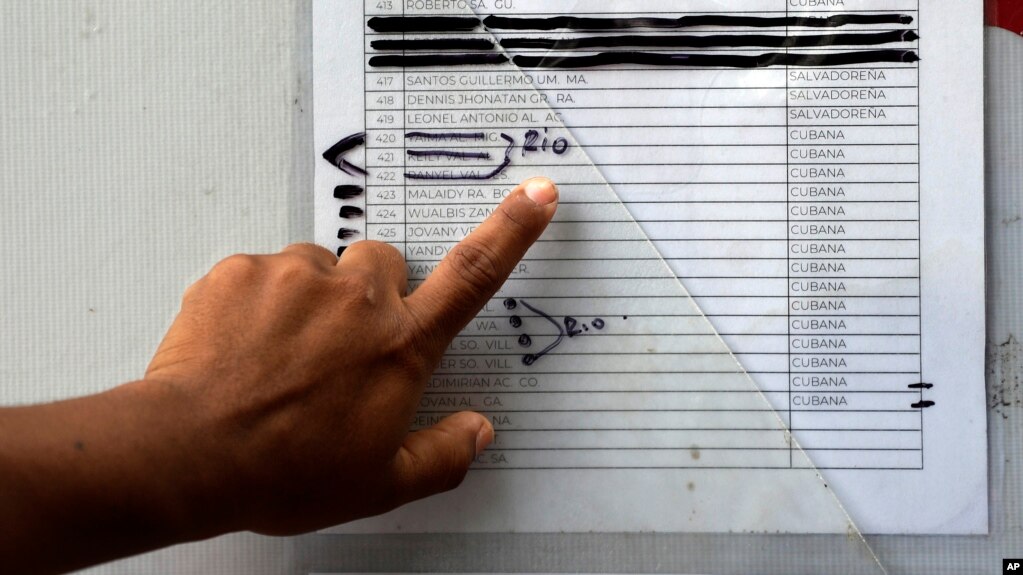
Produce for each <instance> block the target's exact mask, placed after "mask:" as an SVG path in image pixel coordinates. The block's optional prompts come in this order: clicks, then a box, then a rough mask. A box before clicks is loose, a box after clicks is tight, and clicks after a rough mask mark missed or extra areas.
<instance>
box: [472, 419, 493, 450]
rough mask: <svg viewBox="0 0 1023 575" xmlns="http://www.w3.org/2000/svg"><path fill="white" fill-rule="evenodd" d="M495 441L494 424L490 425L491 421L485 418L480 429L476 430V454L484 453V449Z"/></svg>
mask: <svg viewBox="0 0 1023 575" xmlns="http://www.w3.org/2000/svg"><path fill="white" fill-rule="evenodd" d="M493 441H494V426H492V425H490V422H489V421H487V420H486V419H484V420H483V425H482V426H481V427H480V430H479V431H477V432H476V455H479V454H481V453H483V450H484V449H486V448H487V446H488V445H490V444H491V442H493Z"/></svg>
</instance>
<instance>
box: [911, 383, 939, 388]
mask: <svg viewBox="0 0 1023 575" xmlns="http://www.w3.org/2000/svg"><path fill="white" fill-rule="evenodd" d="M908 387H909V389H932V388H933V387H934V384H933V383H914V384H912V385H909V386H908Z"/></svg>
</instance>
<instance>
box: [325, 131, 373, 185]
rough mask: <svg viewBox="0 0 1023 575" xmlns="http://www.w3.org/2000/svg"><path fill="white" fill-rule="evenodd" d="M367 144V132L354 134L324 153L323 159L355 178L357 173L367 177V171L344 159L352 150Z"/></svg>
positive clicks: (342, 139)
mask: <svg viewBox="0 0 1023 575" xmlns="http://www.w3.org/2000/svg"><path fill="white" fill-rule="evenodd" d="M365 143H366V132H359V133H357V134H352V135H351V136H346V137H344V138H341V140H340V141H339V142H338V143H336V144H334V145H333V146H331V147H330V149H328V150H327V151H326V152H323V159H325V160H327V161H328V162H330V163H331V164H333V165H334V166H336V167H337V169H339V170H341V171H342V172H344V173H346V174H348V175H350V176H354V175H356V174H357V173H358V174H361V175H363V176H365V175H366V170H364V169H362V168H360V167H359V166H356V165H355V164H353V163H351V162H349V161H348V160H346V159H345V157H344V156H345V154H347V153H348V152H349V151H351V150H352V148H356V147H358V146H361V145H363V144H365Z"/></svg>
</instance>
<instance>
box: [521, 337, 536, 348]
mask: <svg viewBox="0 0 1023 575" xmlns="http://www.w3.org/2000/svg"><path fill="white" fill-rule="evenodd" d="M519 345H521V346H522V347H529V346H531V345H533V339H532V338H531V337H529V336H528V335H526V334H522V335H520V336H519Z"/></svg>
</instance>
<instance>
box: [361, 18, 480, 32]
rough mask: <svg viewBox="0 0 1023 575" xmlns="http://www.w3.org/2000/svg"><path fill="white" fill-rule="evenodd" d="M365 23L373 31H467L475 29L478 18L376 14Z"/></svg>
mask: <svg viewBox="0 0 1023 575" xmlns="http://www.w3.org/2000/svg"><path fill="white" fill-rule="evenodd" d="M366 25H367V26H369V28H370V30H373V31H374V32H455V31H460V32H468V31H470V30H475V29H476V28H477V27H478V26H479V25H480V20H479V18H472V17H462V16H417V17H409V16H376V17H373V18H370V19H369V22H367V23H366Z"/></svg>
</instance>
